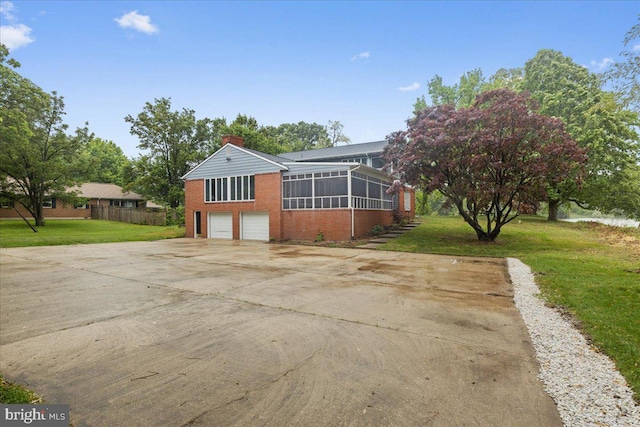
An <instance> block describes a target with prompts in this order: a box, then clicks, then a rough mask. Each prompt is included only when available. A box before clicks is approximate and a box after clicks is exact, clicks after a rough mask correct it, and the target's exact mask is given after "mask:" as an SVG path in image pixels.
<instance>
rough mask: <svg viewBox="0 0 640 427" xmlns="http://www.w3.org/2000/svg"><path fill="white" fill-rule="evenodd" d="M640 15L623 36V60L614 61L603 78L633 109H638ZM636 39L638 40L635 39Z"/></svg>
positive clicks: (639, 104)
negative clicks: (610, 82)
mask: <svg viewBox="0 0 640 427" xmlns="http://www.w3.org/2000/svg"><path fill="white" fill-rule="evenodd" d="M638 39H640V15H638V23H637V24H636V25H634V26H633V27H632V28H631V29H630V30H629V31H628V32H627V34H626V36H625V38H624V45H625V47H626V48H627V49H626V50H624V51H622V52H621V53H620V55H621V56H622V58H623V60H622V61H621V62H616V63H614V64H613V65H612V66H611V68H610V69H609V70H608V71H607V72H606V73H605V78H606V79H607V80H609V81H612V82H613V83H614V88H615V90H616V92H617V93H618V94H619V95H620V99H621V100H622V102H623V104H624V105H626V106H628V107H630V108H631V109H633V110H634V111H636V112H638V111H639V110H640V48H638V46H640V40H638ZM636 40H638V41H636Z"/></svg>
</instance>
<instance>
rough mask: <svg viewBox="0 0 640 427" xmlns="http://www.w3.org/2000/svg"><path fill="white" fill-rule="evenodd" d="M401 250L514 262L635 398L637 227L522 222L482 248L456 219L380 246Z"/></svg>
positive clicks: (639, 343) (639, 285) (639, 328)
mask: <svg viewBox="0 0 640 427" xmlns="http://www.w3.org/2000/svg"><path fill="white" fill-rule="evenodd" d="M380 249H382V250H393V251H403V252H417V253H432V254H447V255H466V256H485V257H515V258H519V259H520V260H521V261H522V262H524V263H526V264H527V265H529V266H530V267H531V269H532V270H533V272H534V273H535V274H536V282H537V283H538V285H539V286H540V288H541V292H542V295H543V297H544V298H545V300H546V301H547V302H548V304H549V305H551V306H555V307H560V308H561V309H563V310H566V311H568V312H569V313H570V314H572V315H573V317H574V319H576V320H577V321H578V323H579V325H580V326H581V328H582V330H583V332H584V333H585V334H586V335H587V336H588V337H589V338H591V339H592V342H593V344H594V345H595V346H596V347H598V348H599V349H601V350H602V351H604V352H605V353H606V354H607V355H609V357H611V359H612V360H613V361H614V362H615V364H616V366H617V367H618V369H619V370H620V372H621V373H622V375H624V377H625V378H626V379H627V381H628V383H629V385H630V386H631V388H632V389H633V390H634V393H635V398H636V400H639V397H640V230H638V229H633V228H616V227H609V226H605V225H600V224H594V223H567V222H558V223H550V222H547V221H546V220H544V219H542V218H536V217H524V218H522V219H521V220H520V221H519V220H515V221H514V222H512V223H510V224H508V225H506V226H505V227H504V228H503V230H502V232H501V234H500V236H498V239H497V241H496V242H494V243H482V242H479V241H478V240H477V238H476V235H475V233H474V232H473V230H472V229H471V227H469V225H467V224H466V223H465V222H464V221H463V220H462V219H461V218H459V217H435V216H434V217H425V218H423V224H422V225H421V226H420V227H418V228H416V229H415V230H412V231H411V232H409V233H405V234H404V235H402V236H400V237H398V238H397V239H394V240H393V241H391V242H389V243H386V244H385V245H383V246H381V247H380Z"/></svg>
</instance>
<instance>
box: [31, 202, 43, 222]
mask: <svg viewBox="0 0 640 427" xmlns="http://www.w3.org/2000/svg"><path fill="white" fill-rule="evenodd" d="M34 211H35V215H34V216H33V219H35V220H36V227H43V226H44V209H43V208H42V204H41V203H40V204H38V205H36V206H34Z"/></svg>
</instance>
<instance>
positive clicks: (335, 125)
mask: <svg viewBox="0 0 640 427" xmlns="http://www.w3.org/2000/svg"><path fill="white" fill-rule="evenodd" d="M326 129H327V132H328V134H329V143H328V144H327V145H326V146H327V147H337V146H338V144H340V143H343V144H345V145H349V144H351V138H349V137H348V136H346V135H345V134H344V133H342V129H344V125H343V124H342V123H340V122H339V121H337V120H336V121H333V120H329V123H328V124H327V128H326ZM317 148H324V147H323V146H321V145H318V146H317Z"/></svg>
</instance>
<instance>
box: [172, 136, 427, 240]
mask: <svg viewBox="0 0 640 427" xmlns="http://www.w3.org/2000/svg"><path fill="white" fill-rule="evenodd" d="M358 145H362V146H364V150H363V149H362V148H360V147H356V146H358ZM384 145H386V142H384V141H382V142H376V143H369V144H356V145H350V146H344V147H334V148H327V149H319V150H313V151H305V152H298V153H286V154H281V155H279V156H273V155H269V154H265V153H261V152H259V151H255V150H251V149H248V148H244V147H243V144H242V138H241V137H236V136H225V137H224V138H223V146H222V148H220V149H219V150H218V151H216V152H215V153H214V154H212V155H211V156H210V157H209V158H207V159H206V160H205V161H203V162H202V163H200V164H199V165H198V166H196V167H195V168H194V169H192V170H191V171H190V172H189V173H187V174H186V175H185V176H184V177H183V179H184V180H185V194H186V196H185V226H186V236H187V237H196V236H201V237H209V238H225V239H246V240H263V241H266V240H272V239H273V240H314V239H316V238H317V237H318V236H319V235H320V234H321V235H322V237H323V238H324V239H326V240H349V239H352V238H359V237H363V236H366V235H368V234H370V233H371V231H372V229H373V227H374V226H376V225H382V226H389V225H391V224H392V223H393V221H394V212H395V213H396V215H400V216H402V217H406V218H413V217H414V213H415V202H414V192H413V189H411V188H405V189H404V191H402V192H400V194H389V193H387V189H389V187H390V186H391V185H392V184H393V179H392V178H391V177H390V176H389V175H388V174H386V173H384V172H383V171H381V170H379V169H376V168H374V167H371V166H367V165H366V164H364V163H365V161H367V162H369V160H368V159H371V161H372V162H373V161H374V160H375V159H379V158H380V155H381V154H382V149H383V148H384ZM374 148H375V149H374ZM341 150H342V151H343V154H344V156H341V155H340V151H341ZM323 155H325V156H328V157H326V158H322V157H321V156H323ZM361 160H362V161H361ZM372 164H373V163H372ZM376 164H377V165H379V166H380V167H381V166H382V163H381V162H380V163H376Z"/></svg>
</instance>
